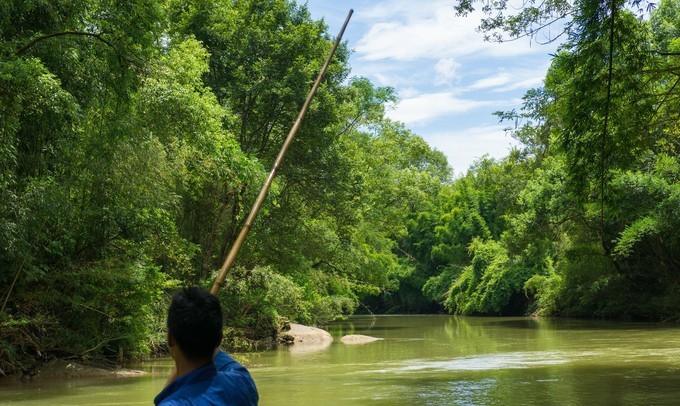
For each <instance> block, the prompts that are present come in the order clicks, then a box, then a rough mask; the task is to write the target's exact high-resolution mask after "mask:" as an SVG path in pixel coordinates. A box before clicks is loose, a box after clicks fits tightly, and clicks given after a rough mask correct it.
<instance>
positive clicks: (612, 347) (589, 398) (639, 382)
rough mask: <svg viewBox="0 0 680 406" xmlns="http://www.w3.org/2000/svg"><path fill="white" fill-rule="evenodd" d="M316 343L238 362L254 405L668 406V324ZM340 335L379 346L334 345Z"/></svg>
mask: <svg viewBox="0 0 680 406" xmlns="http://www.w3.org/2000/svg"><path fill="white" fill-rule="evenodd" d="M329 329H330V331H331V333H332V334H333V336H334V337H335V338H336V340H335V341H334V342H333V344H331V345H329V346H326V347H323V346H305V345H295V346H292V347H290V348H287V349H286V348H283V349H279V350H273V351H265V352H261V353H257V354H248V355H246V358H245V359H246V363H247V364H248V365H249V369H250V371H251V373H252V375H253V378H254V379H255V382H256V384H257V386H258V389H259V391H260V405H263V406H273V405H280V404H290V405H299V406H307V405H310V406H311V405H314V406H317V405H341V406H342V405H366V404H370V405H678V404H680V327H678V326H677V325H657V324H649V323H623V322H602V321H580V320H551V319H536V318H473V317H455V316H378V317H368V316H357V317H352V318H350V319H349V320H347V321H343V322H338V323H335V324H333V325H331V326H330V327H329ZM345 334H366V335H371V336H374V337H379V338H383V339H384V340H381V341H376V342H372V343H367V344H356V345H346V344H342V343H341V342H340V340H339V339H340V337H342V335H345ZM138 367H140V368H143V369H145V370H147V371H149V372H151V373H150V374H149V375H147V376H144V377H136V378H118V379H112V378H108V379H77V380H69V381H65V382H64V381H47V382H29V383H25V384H12V385H8V384H4V385H3V386H0V404H2V405H43V404H50V405H143V404H151V400H152V399H153V397H154V396H155V394H156V393H157V392H158V391H160V389H161V388H162V386H163V383H164V381H165V376H166V375H167V373H168V371H169V368H170V367H171V361H170V360H169V359H164V360H156V361H153V362H149V363H145V364H143V365H141V366H138Z"/></svg>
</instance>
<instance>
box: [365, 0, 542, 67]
mask: <svg viewBox="0 0 680 406" xmlns="http://www.w3.org/2000/svg"><path fill="white" fill-rule="evenodd" d="M362 13H363V14H365V19H364V20H362V21H365V22H367V23H368V24H369V26H370V27H369V29H368V32H367V33H365V34H364V36H363V37H362V38H361V39H359V41H358V42H357V45H356V48H355V49H356V51H357V53H358V55H359V58H360V59H363V60H367V61H377V60H382V59H392V60H398V61H412V60H416V59H419V58H431V59H443V58H456V57H460V56H465V55H471V54H479V53H481V54H485V55H487V56H518V55H525V54H528V53H534V52H537V48H535V47H534V48H532V47H529V44H528V41H515V42H511V43H504V44H495V43H489V42H484V41H483V40H482V34H480V33H478V32H477V31H476V27H477V26H478V25H479V21H480V19H481V16H482V14H481V12H479V11H475V12H473V13H471V14H470V15H468V16H467V17H457V16H456V15H455V11H454V9H453V5H452V3H451V2H450V1H449V0H442V1H426V2H425V1H420V2H414V1H390V2H381V3H379V4H378V5H376V6H374V7H373V8H371V9H368V10H362ZM368 18H372V21H370V22H369V20H368Z"/></svg>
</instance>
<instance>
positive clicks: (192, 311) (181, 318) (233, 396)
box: [154, 288, 258, 406]
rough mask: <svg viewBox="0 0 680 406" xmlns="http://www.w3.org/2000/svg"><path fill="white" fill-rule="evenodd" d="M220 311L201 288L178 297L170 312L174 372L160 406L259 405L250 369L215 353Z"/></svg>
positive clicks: (219, 335) (158, 398)
mask: <svg viewBox="0 0 680 406" xmlns="http://www.w3.org/2000/svg"><path fill="white" fill-rule="evenodd" d="M221 341H222V308H221V306H220V302H219V301H218V300H217V298H216V297H215V296H213V295H211V294H210V293H208V292H206V291H205V290H202V289H199V288H187V289H184V290H182V291H179V292H177V293H176V294H175V295H174V296H173V298H172V303H171V304H170V310H169V311H168V346H169V348H170V355H172V358H173V359H174V360H175V372H174V374H173V375H171V376H170V378H169V379H168V385H167V386H166V387H165V389H163V391H161V393H159V394H158V396H156V398H155V399H154V403H155V404H156V405H159V406H179V405H196V406H203V405H228V406H253V405H255V406H256V405H257V402H258V394H257V388H256V387H255V383H254V382H253V379H252V378H251V377H250V374H249V373H248V370H247V369H246V368H245V367H243V366H242V365H241V364H239V363H238V362H236V361H235V360H234V359H233V358H231V357H230V356H229V355H227V354H225V353H224V352H222V351H221V350H220V349H219V345H220V342H221Z"/></svg>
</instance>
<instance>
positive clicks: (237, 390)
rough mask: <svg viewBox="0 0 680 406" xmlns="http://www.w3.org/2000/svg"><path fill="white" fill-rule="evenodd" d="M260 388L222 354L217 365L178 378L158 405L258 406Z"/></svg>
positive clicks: (162, 394) (239, 365) (218, 357)
mask: <svg viewBox="0 0 680 406" xmlns="http://www.w3.org/2000/svg"><path fill="white" fill-rule="evenodd" d="M258 400H259V399H258V394H257V388H255V382H253V379H252V378H251V377H250V373H248V370H247V369H246V368H245V367H244V366H242V365H241V364H239V363H238V362H236V361H235V360H234V359H233V358H231V357H230V356H228V355H227V354H225V353H224V352H221V351H220V352H219V353H217V355H216V356H215V359H214V362H212V363H210V364H207V365H206V366H204V367H201V368H199V369H197V370H194V371H192V372H190V373H188V374H186V375H182V376H180V377H179V378H177V379H175V381H174V382H172V383H171V384H170V385H168V386H166V387H165V389H163V390H162V391H161V393H159V394H158V396H156V398H155V399H154V403H155V404H156V405H159V406H189V405H192V406H208V405H211V406H212V405H226V406H257V402H258Z"/></svg>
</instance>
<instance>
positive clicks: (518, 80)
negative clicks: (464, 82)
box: [464, 64, 549, 93]
mask: <svg viewBox="0 0 680 406" xmlns="http://www.w3.org/2000/svg"><path fill="white" fill-rule="evenodd" d="M548 67H549V64H545V65H543V64H541V66H539V67H537V68H534V69H524V68H515V69H511V70H507V71H506V70H501V71H499V72H497V73H495V74H493V75H492V76H489V77H486V78H484V79H480V80H477V81H476V82H474V83H472V84H471V85H470V86H468V87H466V88H465V89H464V90H466V91H468V90H481V89H488V90H490V91H492V92H494V93H501V92H509V91H513V90H517V89H522V90H526V89H530V88H534V87H538V86H542V85H543V80H544V78H545V72H546V71H547V70H548Z"/></svg>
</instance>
